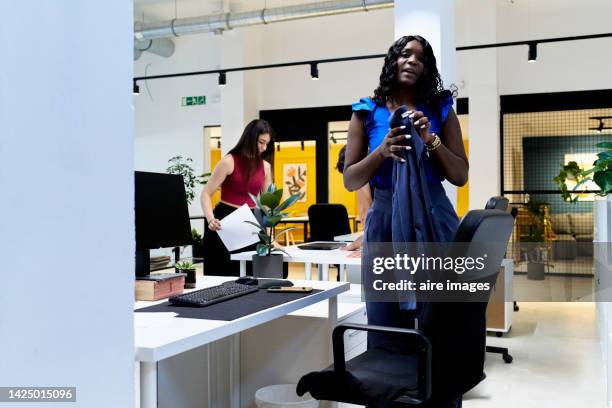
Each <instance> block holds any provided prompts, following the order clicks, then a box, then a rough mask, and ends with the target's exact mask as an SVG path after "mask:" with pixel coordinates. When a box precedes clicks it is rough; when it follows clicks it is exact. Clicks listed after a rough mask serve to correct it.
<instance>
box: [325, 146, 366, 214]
mask: <svg viewBox="0 0 612 408" xmlns="http://www.w3.org/2000/svg"><path fill="white" fill-rule="evenodd" d="M343 146H344V144H340V143H331V144H330V149H329V202H330V203H338V204H344V206H345V207H346V210H347V211H348V213H349V215H356V216H357V215H359V211H358V206H357V193H355V192H353V193H351V192H350V191H348V190H347V189H346V188H344V181H343V180H342V174H341V173H340V172H339V171H338V170H337V169H336V163H337V162H338V154H339V153H340V149H342V147H343ZM351 225H352V223H351Z"/></svg>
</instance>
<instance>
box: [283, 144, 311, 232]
mask: <svg viewBox="0 0 612 408" xmlns="http://www.w3.org/2000/svg"><path fill="white" fill-rule="evenodd" d="M285 164H305V165H306V201H305V202H301V201H298V202H297V203H295V204H293V205H292V206H291V207H289V209H288V211H287V212H288V213H289V215H290V216H292V217H299V216H304V215H307V214H308V207H310V206H311V205H313V204H315V203H316V202H317V183H316V178H317V172H316V167H317V166H316V147H315V146H314V145H310V146H309V145H306V146H304V150H302V149H301V147H300V146H286V145H283V144H281V149H280V152H279V151H276V152H275V153H274V182H275V184H276V185H277V187H283V189H284V190H286V189H287V188H286V187H287V186H285V185H283V167H284V165H285ZM285 195H286V193H285ZM300 225H301V224H300ZM295 226H296V227H298V228H297V229H296V230H295V231H292V233H293V237H294V239H296V240H303V239H304V237H303V231H302V228H301V227H300V226H299V225H295Z"/></svg>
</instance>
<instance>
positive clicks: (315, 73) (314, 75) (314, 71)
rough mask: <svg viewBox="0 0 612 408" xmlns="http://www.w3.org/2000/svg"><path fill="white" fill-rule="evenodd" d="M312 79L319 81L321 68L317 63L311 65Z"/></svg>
mask: <svg viewBox="0 0 612 408" xmlns="http://www.w3.org/2000/svg"><path fill="white" fill-rule="evenodd" d="M310 79H312V80H313V81H316V80H318V79H319V66H318V65H317V63H316V62H313V63H311V64H310Z"/></svg>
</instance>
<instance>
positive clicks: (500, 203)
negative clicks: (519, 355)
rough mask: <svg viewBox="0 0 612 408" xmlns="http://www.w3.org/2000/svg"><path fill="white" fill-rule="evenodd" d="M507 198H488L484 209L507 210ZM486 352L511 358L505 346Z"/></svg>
mask: <svg viewBox="0 0 612 408" xmlns="http://www.w3.org/2000/svg"><path fill="white" fill-rule="evenodd" d="M508 203H509V200H508V199H507V198H506V197H501V196H495V197H491V198H489V200H488V201H487V204H486V205H485V209H486V210H500V211H507V210H508ZM513 218H514V217H513ZM514 310H518V306H517V304H516V302H514ZM497 335H498V336H497V337H501V335H502V333H501V332H499V333H497ZM487 352H488V353H495V354H501V355H502V358H503V359H504V362H506V363H507V364H510V363H511V362H512V360H513V357H512V356H511V355H510V353H509V350H508V348H507V347H496V346H487Z"/></svg>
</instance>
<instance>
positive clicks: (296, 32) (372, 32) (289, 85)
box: [253, 8, 394, 109]
mask: <svg viewBox="0 0 612 408" xmlns="http://www.w3.org/2000/svg"><path fill="white" fill-rule="evenodd" d="M253 28H255V27H253ZM257 28H258V29H260V30H262V32H263V42H262V44H264V46H263V48H262V55H263V59H264V60H265V61H266V63H271V64H273V63H280V62H290V61H305V60H310V59H325V58H338V57H351V56H356V55H369V54H384V53H386V52H387V50H388V48H389V46H391V44H392V43H393V41H394V32H393V30H394V24H393V9H392V8H391V9H383V10H373V11H369V12H367V13H353V14H343V15H337V16H330V17H322V18H315V19H308V20H296V21H291V22H284V23H278V24H270V25H267V26H263V27H257ZM382 63H383V60H382V58H381V59H371V60H359V61H349V62H337V63H332V64H320V65H319V80H318V81H312V80H311V79H310V67H309V66H308V65H305V66H299V67H291V68H278V69H269V70H265V71H261V90H260V92H261V93H260V98H261V99H260V109H284V108H301V107H316V106H334V105H349V104H351V103H353V102H356V101H358V100H359V98H360V97H362V96H369V95H372V92H373V91H374V88H376V86H377V85H378V77H379V75H380V70H381V68H382Z"/></svg>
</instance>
